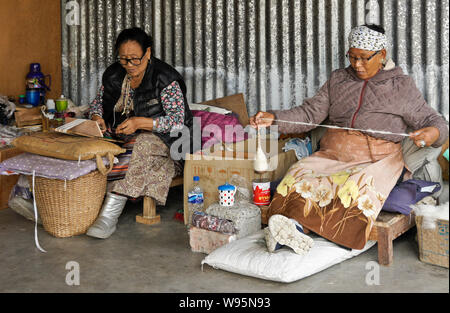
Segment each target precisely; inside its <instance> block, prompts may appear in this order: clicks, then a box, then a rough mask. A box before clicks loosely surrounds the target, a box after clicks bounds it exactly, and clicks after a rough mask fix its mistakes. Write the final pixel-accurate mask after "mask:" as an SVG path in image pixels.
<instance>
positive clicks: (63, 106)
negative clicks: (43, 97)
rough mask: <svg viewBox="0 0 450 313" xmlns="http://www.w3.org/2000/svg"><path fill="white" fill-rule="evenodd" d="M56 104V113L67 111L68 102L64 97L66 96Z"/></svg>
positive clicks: (56, 101) (57, 100)
mask: <svg viewBox="0 0 450 313" xmlns="http://www.w3.org/2000/svg"><path fill="white" fill-rule="evenodd" d="M55 103H56V111H57V112H59V113H62V112H64V111H65V110H67V105H68V102H67V99H66V97H64V95H61V98H59V99H56V100H55Z"/></svg>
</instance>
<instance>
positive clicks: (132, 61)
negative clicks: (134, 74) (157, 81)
mask: <svg viewBox="0 0 450 313" xmlns="http://www.w3.org/2000/svg"><path fill="white" fill-rule="evenodd" d="M144 56H145V54H144V55H143V56H142V57H140V58H131V59H127V58H117V61H119V63H120V64H122V65H123V66H126V65H127V64H128V62H130V64H131V65H134V66H139V65H141V63H142V59H143V58H144Z"/></svg>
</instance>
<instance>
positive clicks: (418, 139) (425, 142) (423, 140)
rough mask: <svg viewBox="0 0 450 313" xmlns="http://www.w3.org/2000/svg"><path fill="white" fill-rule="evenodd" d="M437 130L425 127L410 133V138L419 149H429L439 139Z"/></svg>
mask: <svg viewBox="0 0 450 313" xmlns="http://www.w3.org/2000/svg"><path fill="white" fill-rule="evenodd" d="M439 135H440V132H439V129H437V128H436V127H426V128H422V129H419V130H416V131H415V132H413V133H410V134H409V136H410V138H411V139H412V140H413V141H414V144H415V145H416V146H418V147H420V148H423V147H429V146H431V145H432V144H434V143H435V142H436V140H438V139H439Z"/></svg>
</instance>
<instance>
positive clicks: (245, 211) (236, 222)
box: [189, 202, 261, 254]
mask: <svg viewBox="0 0 450 313" xmlns="http://www.w3.org/2000/svg"><path fill="white" fill-rule="evenodd" d="M259 230H261V211H260V209H259V208H258V207H257V206H256V205H254V204H251V203H249V202H237V203H236V204H235V205H234V206H232V207H224V206H221V205H220V204H219V203H214V204H212V205H210V206H209V207H208V208H207V209H206V212H194V213H193V215H192V225H191V227H190V229H189V236H190V245H191V249H192V251H194V252H202V253H206V254H209V253H211V252H212V251H214V250H215V249H217V248H219V247H221V246H223V245H225V244H227V243H229V242H232V241H234V240H236V239H239V238H243V237H246V236H248V235H251V234H253V233H255V232H257V231H259Z"/></svg>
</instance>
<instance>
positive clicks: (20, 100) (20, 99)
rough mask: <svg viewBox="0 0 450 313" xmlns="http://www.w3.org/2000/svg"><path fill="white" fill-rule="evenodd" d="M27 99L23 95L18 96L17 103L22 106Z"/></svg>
mask: <svg viewBox="0 0 450 313" xmlns="http://www.w3.org/2000/svg"><path fill="white" fill-rule="evenodd" d="M26 100H27V98H26V96H25V95H20V96H19V103H20V104H24V103H25V102H26Z"/></svg>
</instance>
